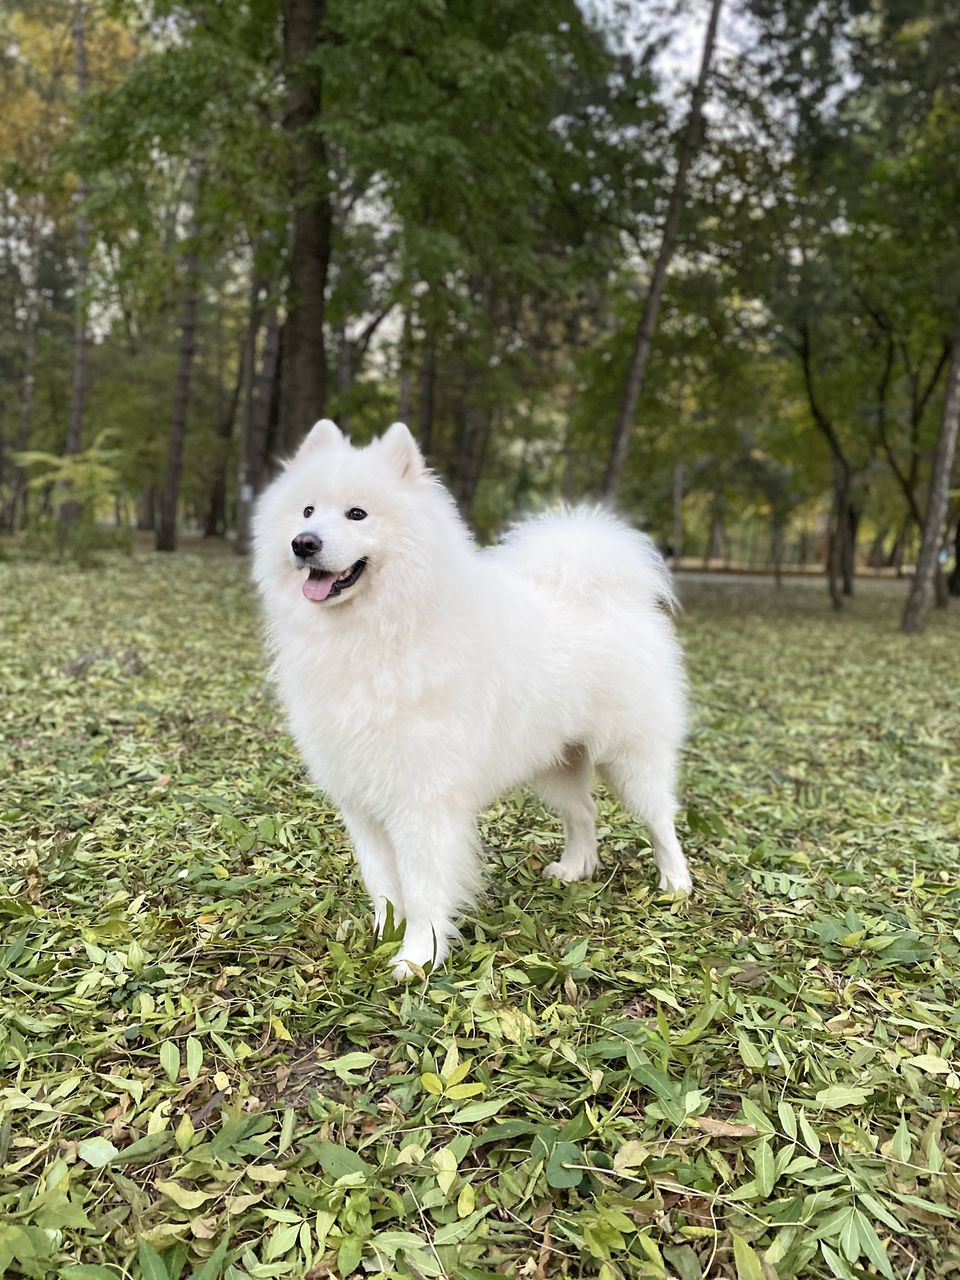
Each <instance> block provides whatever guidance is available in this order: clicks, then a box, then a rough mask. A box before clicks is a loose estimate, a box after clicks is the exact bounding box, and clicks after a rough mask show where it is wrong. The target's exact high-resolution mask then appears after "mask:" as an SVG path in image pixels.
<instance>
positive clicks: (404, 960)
mask: <svg viewBox="0 0 960 1280" xmlns="http://www.w3.org/2000/svg"><path fill="white" fill-rule="evenodd" d="M388 834H389V836H390V839H391V842H392V844H393V847H394V849H395V850H396V856H397V861H396V867H397V874H398V877H399V880H400V893H401V896H402V898H403V904H404V913H405V916H406V921H407V928H406V933H405V934H404V939H403V945H402V946H401V948H400V952H399V954H398V956H397V958H396V962H395V965H394V970H393V972H394V977H396V978H401V979H402V978H409V977H411V976H412V974H413V973H414V969H413V967H412V966H414V965H416V966H418V967H419V968H423V966H424V965H427V964H430V963H432V964H433V965H434V967H435V968H436V967H438V966H439V965H441V964H442V963H443V961H444V960H445V959H446V958H447V955H448V954H449V951H450V943H451V941H452V940H453V939H454V938H455V937H456V936H457V929H456V923H455V921H456V917H457V915H458V914H459V912H460V911H461V910H462V909H463V908H464V907H465V906H466V905H467V904H468V903H469V902H470V901H471V900H472V898H473V895H474V891H475V889H476V884H477V874H478V872H477V857H476V850H475V844H476V829H475V825H474V815H473V814H472V813H470V812H464V811H463V810H462V809H461V808H459V807H458V806H455V805H444V804H443V803H440V804H438V803H436V802H425V803H424V804H423V806H422V809H420V810H419V811H418V812H417V813H411V812H410V811H409V810H408V811H407V812H406V813H405V814H403V815H401V816H399V817H397V818H396V819H394V820H392V821H391V822H390V824H389V827H388Z"/></svg>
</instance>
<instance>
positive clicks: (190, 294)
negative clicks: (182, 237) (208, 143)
mask: <svg viewBox="0 0 960 1280" xmlns="http://www.w3.org/2000/svg"><path fill="white" fill-rule="evenodd" d="M202 173H203V160H202V159H201V158H200V157H195V158H194V159H193V160H192V161H191V164H190V175H189V178H188V184H187V185H188V192H189V198H190V205H191V212H190V227H189V231H188V247H187V252H186V255H185V257H184V270H183V302H182V304H181V310H180V353H179V357H178V360H177V380H176V385H175V387H174V395H173V416H172V418H171V420H170V439H169V443H168V446H167V469H166V476H165V480H164V486H163V494H162V495H161V498H160V521H159V524H158V525H157V537H156V548H157V550H158V551H176V549H177V506H178V504H179V500H180V479H181V475H182V471H183V442H184V438H185V437H186V434H187V414H188V412H189V408H190V387H191V381H192V377H193V357H194V354H195V351H196V341H197V309H198V304H199V295H200V248H199V244H198V239H199V235H200V181H201V177H202Z"/></svg>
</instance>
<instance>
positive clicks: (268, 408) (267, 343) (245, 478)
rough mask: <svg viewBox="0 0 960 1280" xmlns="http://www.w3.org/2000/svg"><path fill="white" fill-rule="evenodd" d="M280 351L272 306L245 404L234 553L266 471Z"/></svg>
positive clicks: (245, 541)
mask: <svg viewBox="0 0 960 1280" xmlns="http://www.w3.org/2000/svg"><path fill="white" fill-rule="evenodd" d="M279 350H280V321H279V317H278V315H277V308H276V305H274V306H272V307H271V308H270V310H269V311H268V313H267V316H266V319H265V322H264V334H263V350H262V352H261V355H260V368H259V369H258V371H257V376H256V378H255V379H254V380H253V382H252V383H251V386H250V395H249V396H248V397H247V400H246V405H245V413H244V417H245V430H244V446H243V456H242V458H241V463H240V476H239V484H238V486H237V490H238V492H237V540H236V544H235V546H236V551H237V554H238V555H245V554H246V553H247V552H248V551H249V549H250V522H251V518H252V515H253V504H254V502H255V501H256V499H257V498H258V496H259V495H260V492H261V490H262V489H263V482H264V479H265V477H266V471H267V442H268V440H269V436H270V418H271V413H272V407H273V400H274V388H275V381H276V373H277V362H278V357H279Z"/></svg>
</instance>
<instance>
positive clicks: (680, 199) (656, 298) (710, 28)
mask: <svg viewBox="0 0 960 1280" xmlns="http://www.w3.org/2000/svg"><path fill="white" fill-rule="evenodd" d="M722 4H723V0H713V3H712V5H711V8H710V19H709V21H708V23H707V31H706V35H705V36H704V40H703V52H702V55H701V59H700V72H699V75H698V76H697V82H696V85H695V86H694V90H693V96H692V98H691V99H690V115H689V116H688V118H687V123H686V127H685V128H684V131H683V136H682V138H681V140H680V150H679V153H678V156H677V171H676V174H675V175H674V179H673V189H672V190H671V192H670V202H669V204H668V205H667V216H666V218H665V219H664V223H663V231H662V233H661V236H660V248H659V250H658V252H657V259H656V262H655V264H654V268H653V276H652V278H651V280H650V287H649V289H648V290H647V296H646V298H645V300H644V304H643V311H642V313H641V317H640V325H639V327H638V329H637V332H636V335H635V337H634V342H633V353H632V355H631V357H630V366H629V368H628V370H627V377H626V381H625V382H624V387H623V396H622V399H621V401H620V411H619V413H618V415H617V419H616V422H615V423H614V428H613V443H612V446H611V449H610V457H609V459H608V462H607V470H606V475H605V476H604V480H603V496H604V497H605V498H608V499H611V500H612V499H613V498H615V497H616V494H617V489H618V488H619V486H620V482H621V480H622V478H623V471H624V467H625V466H626V461H627V452H628V450H629V448H630V436H631V433H632V431H633V419H634V415H635V414H636V411H637V405H638V404H639V402H640V394H641V392H642V391H643V383H644V378H645V376H646V372H647V364H648V363H649V360H650V351H651V349H652V346H653V335H654V333H655V332H656V328H657V315H658V313H659V311H660V299H661V297H662V295H663V289H664V285H665V283H666V279H667V269H668V267H669V266H670V259H671V258H672V257H673V250H674V246H675V243H676V239H677V231H678V229H679V226H680V216H681V214H682V213H683V206H684V198H685V196H686V189H687V173H688V171H689V169H690V164H691V162H692V160H693V157H694V156H695V155H696V152H697V148H698V147H699V145H700V142H701V139H702V135H703V103H704V99H705V97H706V89H707V78H708V76H709V74H710V63H711V61H712V60H713V48H714V44H715V43H716V38H717V26H718V24H719V21H720V10H721V7H722Z"/></svg>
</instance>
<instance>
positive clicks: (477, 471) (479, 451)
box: [450, 388, 493, 520]
mask: <svg viewBox="0 0 960 1280" xmlns="http://www.w3.org/2000/svg"><path fill="white" fill-rule="evenodd" d="M469 395H470V389H469V388H468V400H467V403H466V404H465V406H464V408H463V411H462V414H461V417H460V430H459V432H458V438H457V449H456V455H455V457H454V459H453V466H452V467H451V468H450V471H451V476H450V480H451V484H450V488H451V491H452V493H453V496H454V498H455V499H456V501H457V506H458V507H459V509H460V514H461V515H462V516H463V518H464V519H465V520H466V519H467V518H468V517H469V515H470V511H471V508H472V507H473V501H474V498H475V497H476V496H477V486H478V485H479V483H480V476H481V475H482V473H483V463H484V460H485V458H486V454H487V446H488V444H489V442H490V433H491V430H492V427H493V410H492V409H491V408H490V406H489V405H478V404H476V403H473V402H472V401H471V400H470V399H469Z"/></svg>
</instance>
